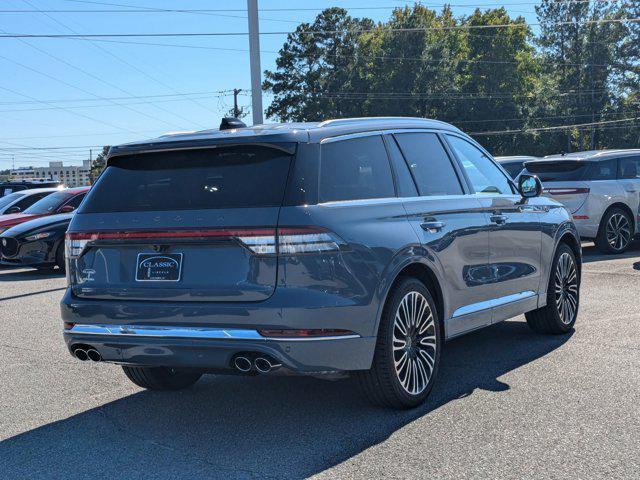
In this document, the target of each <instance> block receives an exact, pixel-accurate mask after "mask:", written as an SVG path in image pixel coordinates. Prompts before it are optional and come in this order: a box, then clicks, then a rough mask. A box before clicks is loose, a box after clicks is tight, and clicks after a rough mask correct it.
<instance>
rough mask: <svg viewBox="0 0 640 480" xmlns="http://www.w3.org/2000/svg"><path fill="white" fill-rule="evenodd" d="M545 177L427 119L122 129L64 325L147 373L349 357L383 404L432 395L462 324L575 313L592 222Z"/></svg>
mask: <svg viewBox="0 0 640 480" xmlns="http://www.w3.org/2000/svg"><path fill="white" fill-rule="evenodd" d="M541 192H542V186H541V184H540V181H539V180H538V179H537V178H536V177H534V176H530V175H521V176H520V177H519V185H515V184H514V183H513V181H512V180H511V179H510V178H509V177H508V176H507V175H506V174H505V173H504V172H503V170H502V169H501V168H499V167H498V165H497V164H496V163H495V162H494V160H493V159H492V158H491V156H490V155H489V154H488V153H487V152H486V151H485V150H484V149H483V148H482V147H481V146H480V145H479V144H478V143H476V142H475V141H474V140H472V139H471V138H470V137H469V136H467V135H465V134H464V133H462V132H461V131H460V130H458V129H457V128H455V127H453V126H451V125H449V124H446V123H442V122H438V121H432V120H424V119H410V118H377V119H376V118H370V119H343V120H331V121H326V122H321V123H299V124H280V125H264V126H257V127H253V128H236V129H232V130H221V131H204V132H198V133H192V134H180V135H174V136H171V137H162V138H159V139H156V140H151V141H145V142H140V143H131V144H127V145H122V146H118V147H112V148H111V150H110V152H109V158H108V161H107V167H106V169H105V171H104V172H103V174H102V175H101V177H100V179H99V180H98V181H97V183H96V184H95V185H94V187H93V188H92V190H91V192H89V194H88V195H87V198H86V199H85V201H84V202H83V204H82V205H81V207H80V208H79V210H78V212H77V213H76V215H74V217H73V219H72V221H71V225H70V226H69V230H68V232H67V262H68V263H67V268H68V272H67V277H68V280H69V285H68V289H67V291H66V293H65V295H64V298H63V300H62V303H61V308H62V318H63V320H64V338H65V341H66V343H67V346H68V348H69V351H70V352H71V354H72V355H74V356H75V357H76V358H78V359H80V360H87V359H90V360H95V361H99V360H103V361H107V362H113V363H117V364H121V365H123V369H124V372H125V374H126V375H127V376H128V377H129V379H130V380H132V381H133V382H134V383H136V384H137V385H140V386H142V387H145V388H150V389H179V388H184V387H187V386H189V385H191V384H193V383H194V382H196V381H197V380H198V379H199V378H200V376H201V375H202V374H203V373H211V372H218V373H246V374H258V373H278V372H283V373H297V374H307V375H326V374H332V375H335V374H338V375H344V374H347V373H349V374H353V375H356V376H358V377H360V379H361V383H362V385H363V387H364V391H365V392H366V393H367V395H368V396H369V397H370V398H371V399H372V400H374V401H376V402H378V403H381V404H383V405H387V406H392V407H397V408H406V407H412V406H416V405H418V404H420V403H421V402H422V401H423V400H424V399H425V398H426V397H427V395H428V394H429V392H430V390H431V389H432V386H433V384H434V381H435V378H436V374H437V371H438V365H439V363H440V355H441V351H442V348H443V345H444V341H445V340H448V339H451V338H454V337H456V336H458V335H462V334H464V333H467V332H471V331H474V330H476V329H478V328H481V327H486V326H489V325H491V324H494V323H496V322H500V321H502V320H505V319H507V318H511V317H514V316H516V315H520V314H522V313H526V318H527V322H528V323H529V325H530V326H531V327H532V328H533V329H534V330H535V331H537V332H545V333H555V334H562V333H566V332H568V331H569V330H571V329H572V327H573V325H574V322H575V321H576V316H577V312H578V303H579V285H580V268H581V260H580V259H581V250H580V243H579V237H578V233H577V232H576V229H575V226H574V225H573V222H572V221H571V217H570V216H569V214H568V212H567V211H566V209H565V208H564V207H562V206H561V205H560V204H559V203H557V202H556V201H554V200H551V199H548V198H545V197H541V196H540V194H541ZM533 341H535V340H533ZM496 348H499V346H496ZM487 361H490V359H487Z"/></svg>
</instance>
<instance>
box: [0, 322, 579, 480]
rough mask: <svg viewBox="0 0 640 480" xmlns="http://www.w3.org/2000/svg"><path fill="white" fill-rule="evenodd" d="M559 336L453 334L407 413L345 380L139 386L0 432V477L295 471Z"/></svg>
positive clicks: (526, 358) (362, 444)
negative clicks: (5, 434) (8, 434)
mask: <svg viewBox="0 0 640 480" xmlns="http://www.w3.org/2000/svg"><path fill="white" fill-rule="evenodd" d="M570 337H571V333H570V334H567V335H563V336H544V335H538V334H534V333H532V332H531V331H530V330H529V328H528V327H527V325H526V323H525V322H522V321H508V322H503V323H501V324H498V325H495V326H492V327H490V328H488V329H485V330H483V331H480V332H477V333H474V334H470V335H467V336H465V337H462V338H459V339H456V340H453V341H451V342H449V343H447V344H446V348H445V350H444V352H443V356H442V364H441V370H440V376H439V380H438V382H437V384H436V385H435V388H434V390H433V391H432V393H431V396H430V397H429V399H428V401H427V402H426V404H425V405H424V406H422V407H420V408H417V409H414V410H409V411H394V410H387V409H383V408H378V407H374V406H371V405H369V404H368V403H367V402H366V399H365V398H364V397H363V396H362V394H361V393H360V391H359V389H358V388H357V385H356V382H355V380H354V379H347V380H339V381H333V382H330V381H322V380H316V379H312V378H304V377H270V378H268V377H249V378H246V377H234V376H226V377H225V376H218V377H205V379H203V380H201V381H200V382H198V383H197V384H196V385H195V386H194V387H192V388H190V389H188V390H184V391H181V392H166V393H165V392H146V391H143V392H140V393H136V394H133V395H129V396H127V397H124V398H122V399H119V400H116V401H113V402H110V403H107V404H105V405H102V406H100V407H97V408H93V409H91V410H88V411H85V412H83V413H79V414H77V415H74V416H72V417H69V418H67V419H64V420H60V421H57V422H53V423H50V424H47V425H43V426H41V427H38V428H36V429H34V430H31V431H27V432H25V433H22V434H19V435H16V436H14V437H12V438H9V439H7V440H4V441H3V442H0V452H1V455H0V457H1V460H0V465H2V472H3V473H2V476H3V478H7V479H8V478H11V479H13V478H16V479H17V478H20V479H22V478H30V479H31V478H39V477H46V478H65V479H69V478H84V477H87V476H89V477H91V476H94V477H95V476H99V477H118V478H177V477H180V478H182V477H186V476H188V475H192V476H194V477H195V478H205V477H206V478H220V477H225V478H226V479H235V478H255V477H258V478H302V477H307V476H310V475H313V474H315V473H319V472H322V471H324V470H326V469H327V468H330V467H332V466H334V465H337V464H339V463H341V462H343V461H345V460H347V459H349V458H351V457H353V456H355V455H357V454H359V453H360V452H362V451H364V450H365V449H367V448H369V447H371V446H374V445H376V444H378V443H380V442H383V441H385V440H386V439H387V438H389V436H390V435H392V434H393V433H394V432H396V431H397V430H398V429H400V428H402V427H403V426H405V425H407V424H408V423H410V422H412V421H414V420H416V419H418V418H420V417H422V416H425V415H428V414H429V412H431V411H433V410H436V409H438V408H439V407H441V406H443V405H445V404H447V403H449V402H451V401H454V400H456V399H459V398H462V397H466V396H469V395H473V393H474V391H475V390H478V389H480V390H488V391H491V392H501V391H505V390H508V389H509V385H508V384H507V383H505V382H503V381H501V380H500V377H502V376H503V375H504V374H506V373H508V372H510V371H512V370H514V369H517V368H519V367H521V366H523V365H526V364H527V363H529V362H531V361H533V360H536V359H538V358H540V357H543V356H545V355H547V354H548V353H549V352H551V351H553V350H555V349H557V348H558V347H560V346H562V345H563V344H564V343H565V342H566V341H567V340H568V339H569V338H570ZM114 368H116V367H115V366H114ZM122 378H123V381H126V380H125V377H124V375H123V377H122ZM79 392H80V390H79V389H76V390H75V393H73V394H70V395H78V394H80V393H79ZM72 400H73V399H72V398H70V401H72ZM425 435H428V433H425Z"/></svg>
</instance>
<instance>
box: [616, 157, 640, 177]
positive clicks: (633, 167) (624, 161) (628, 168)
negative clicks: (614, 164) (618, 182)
mask: <svg viewBox="0 0 640 480" xmlns="http://www.w3.org/2000/svg"><path fill="white" fill-rule="evenodd" d="M618 178H640V157H624V158H621V159H619V160H618Z"/></svg>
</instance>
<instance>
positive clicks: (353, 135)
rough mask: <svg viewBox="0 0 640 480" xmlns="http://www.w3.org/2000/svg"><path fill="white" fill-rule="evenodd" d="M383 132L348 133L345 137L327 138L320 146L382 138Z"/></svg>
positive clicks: (321, 141)
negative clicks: (357, 139) (365, 138)
mask: <svg viewBox="0 0 640 480" xmlns="http://www.w3.org/2000/svg"><path fill="white" fill-rule="evenodd" d="M382 134H383V131H382V130H369V131H367V132H358V133H347V134H345V135H336V136H334V137H325V138H323V139H322V140H320V142H319V143H320V145H324V144H327V143H334V142H342V141H345V140H352V139H354V138H363V137H375V136H380V137H381V136H382Z"/></svg>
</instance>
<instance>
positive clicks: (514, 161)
mask: <svg viewBox="0 0 640 480" xmlns="http://www.w3.org/2000/svg"><path fill="white" fill-rule="evenodd" d="M495 160H496V161H497V162H498V163H499V164H500V166H501V167H502V168H504V169H505V170H506V171H507V173H508V174H509V175H511V178H516V177H517V176H518V175H520V172H522V169H523V168H524V162H535V161H536V160H538V157H531V156H527V155H513V156H509V157H495Z"/></svg>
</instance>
